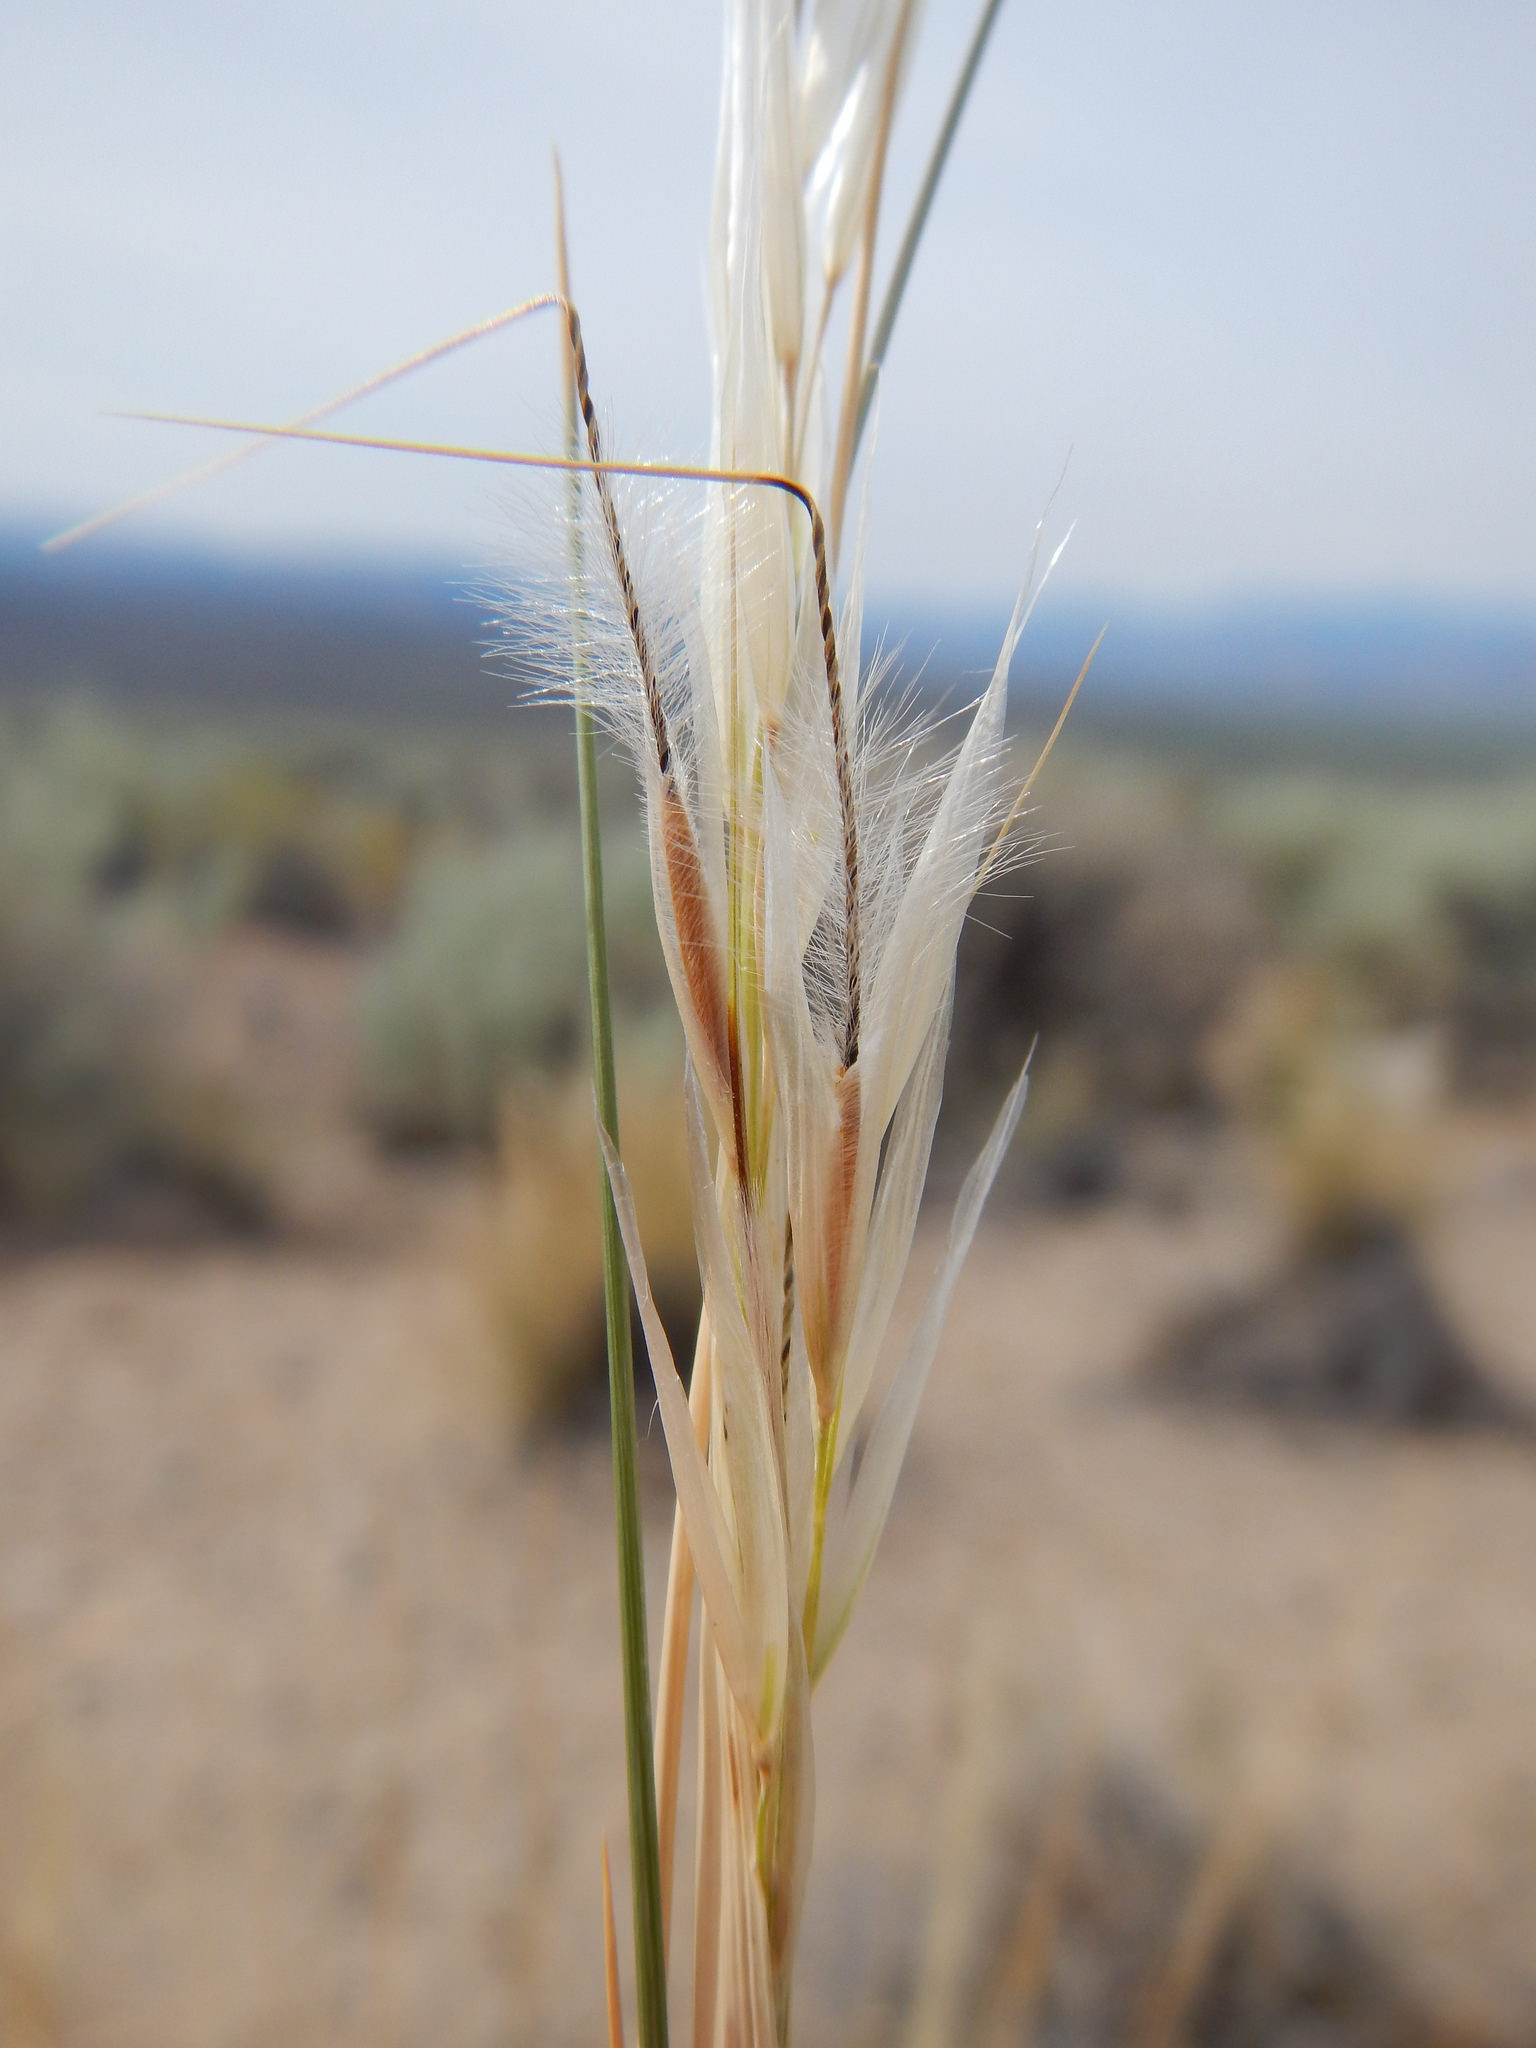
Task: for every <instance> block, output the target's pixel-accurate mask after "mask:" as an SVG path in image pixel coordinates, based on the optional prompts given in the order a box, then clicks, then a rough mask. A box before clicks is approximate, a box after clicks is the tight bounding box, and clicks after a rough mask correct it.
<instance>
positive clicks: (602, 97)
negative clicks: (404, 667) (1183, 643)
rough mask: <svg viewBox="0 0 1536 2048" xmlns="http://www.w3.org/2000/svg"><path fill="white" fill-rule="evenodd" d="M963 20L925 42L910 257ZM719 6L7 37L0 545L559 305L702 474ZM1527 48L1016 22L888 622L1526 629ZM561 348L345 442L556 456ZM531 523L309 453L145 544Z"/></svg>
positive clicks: (261, 13) (1014, 7)
mask: <svg viewBox="0 0 1536 2048" xmlns="http://www.w3.org/2000/svg"><path fill="white" fill-rule="evenodd" d="M971 16H972V9H971V7H970V5H969V4H967V5H966V6H964V7H957V6H955V5H953V4H951V0H930V4H929V6H928V9H927V14H926V17H925V26H924V31H923V37H922V41H921V43H920V46H919V54H918V60H917V64H916V67H915V77H914V82H913V88H912V91H911V93H910V95H909V98H908V100H907V102H906V104H905V106H904V110H903V116H902V123H901V128H900V132H899V137H898V147H897V150H896V153H895V160H894V165H893V173H892V183H891V186H890V201H889V204H888V207H887V215H886V224H887V228H888V231H889V232H888V236H887V244H888V245H889V243H890V242H893V241H894V239H895V233H896V230H897V228H898V227H899V222H900V217H901V215H902V213H903V211H904V204H905V200H906V198H907V195H908V194H909V193H910V190H911V187H912V185H913V183H914V182H915V178H916V175H917V170H918V167H919V165H920V163H921V160H922V157H923V155H924V154H925V153H926V147H927V141H928V137H929V134H930V133H931V130H932V127H933V125H934V122H935V120H936V118H937V113H938V109H939V108H940V106H941V105H942V102H943V100H944V98H945V96H946V94H947V91H948V87H949V83H950V80H951V78H952V76H953V73H954V70H955V68H956V65H957V62H958V57H959V52H960V49H961V48H962V46H963V43H964V40H965V37H966V35H967V33H968V30H969V26H970V21H971ZM719 44H720V29H719V17H718V11H717V9H716V7H715V6H714V5H713V4H711V0H658V4H656V5H652V6H640V5H634V6H620V5H614V4H610V5H606V6H605V5H600V4H598V0H569V4H566V5H564V6H559V7H548V8H538V9H536V8H534V7H530V6H527V5H524V4H522V0H504V4H502V5H499V6H490V5H487V4H484V0H439V4H435V5H432V6H428V5H426V4H424V0H372V4H370V5H368V6H366V7H364V6H361V5H350V4H345V0H304V4H302V5H300V4H296V0H261V4H259V5H256V4H246V0H240V4H225V5H221V4H216V0H201V4H192V0H179V4H178V0H146V4H142V5H139V6H137V7H134V8H132V9H129V8H125V7H121V6H106V5H101V6H91V5H78V4H77V5H71V4H68V0H62V4H57V5H52V6H47V7H43V6H38V5H35V4H27V0H0V521H7V522H15V521H25V520H29V519H30V520H33V521H34V522H37V523H38V525H39V530H41V522H43V521H44V520H46V519H47V518H49V517H55V518H57V519H59V520H61V521H62V520H64V519H69V518H75V517H78V516H80V515H81V514H83V513H86V512H89V511H92V510H94V509H96V508H98V507H99V506H100V505H102V504H104V503H106V502H108V501H110V500H111V499H113V498H114V497H116V496H118V495H121V494H124V493H126V492H128V491H131V490H133V489H135V488H137V487H139V486H141V485H144V484H147V483H150V482H153V481H154V480H155V479H156V478H157V477H159V476H161V475H162V474H165V473H167V472H169V471H171V470H174V469H175V468H177V467H179V466H181V465H182V464H183V463H184V462H186V461H189V460H193V459H195V458H196V457H197V456H198V455H199V454H200V453H203V452H205V450H206V448H207V444H206V443H203V442H196V441H192V440H191V439H189V438H188V437H186V436H183V435H180V434H178V433H173V432H170V431H167V430H161V429H152V428H149V427H144V426H133V425H124V424H121V423H118V422H114V421H111V420H107V419H104V418H102V417H100V416H99V414H98V410H97V409H98V408H100V407H106V406H123V405H129V406H134V405H138V406H151V407H166V408H174V409H184V410H193V411H200V410H213V411H224V412H233V413H236V414H250V415H255V416H265V417H273V418H276V417H280V416H283V415H286V414H291V413H293V412H296V411H298V410H300V409H301V408H303V407H304V406H306V405H308V404H312V403H314V402H316V401H318V400H320V399H322V398H324V397H325V396H327V395H328V394H330V393H331V392H333V391H334V390H337V389H339V388H341V387H342V386H344V385H346V384H349V383H351V382H353V381H355V380H356V379H358V378H359V377H361V376H363V375H366V374H367V373H368V372H369V371H371V370H373V369H375V368H377V367H379V366H381V365H382V364H384V363H387V362H388V361H390V360H391V359H393V358H394V357H396V356H398V355H401V354H404V353H406V352H408V351H409V350H411V349H413V348H415V347H417V346H420V345H422V344H424V343H426V342H428V341H430V340H432V339H433V338H434V337H436V336H437V335H439V334H441V333H443V332H446V331H449V330H451V329H453V328H455V327H457V326H459V325H462V324H464V323H467V322H468V321H471V320H473V319H476V318H478V317H480V316H483V315H484V314H486V313H489V312H492V311H494V310H496V309H497V308H498V307H500V306H502V305H505V304H507V303H509V302H511V301H513V300H515V299H518V298H521V297H523V296H525V295H527V294H529V293H531V292H534V291H538V290H541V289H544V288H546V287H547V286H548V285H549V284H550V283H551V281H552V263H551V241H550V200H549V190H550V178H549V152H550V147H551V144H553V143H558V144H559V146H560V148H561V150H562V152H563V155H564V159H565V164H566V173H567V182H568V188H569V208H570V220H571V233H572V241H573V263H574V269H575V286H576V292H577V297H578V299H579V301H580V302H581V304H582V307H583V316H584V322H585V326H586V329H587V335H588V340H589V345H590V348H591V353H592V362H593V373H594V378H595V379H596V381H597V383H598V385H599V388H600V392H601V395H602V396H603V398H604V401H605V409H606V410H607V411H608V413H609V415H610V416H611V418H612V420H613V423H614V432H615V436H616V439H617V442H618V443H619V444H620V445H622V447H623V448H624V449H625V451H626V452H629V453H633V454H638V455H646V456H658V457H664V456H667V455H675V456H680V457H687V456H690V455H693V456H697V455H698V454H699V453H700V452H701V450H702V444H703V439H704V421H705V411H706V403H707V388H708V380H707V363H706V353H705V338H704V313H703V242H704V232H705V223H706V219H707V213H708V201H709V180H710V171H711V163H712V156H713V145H714V130H715V96H716V72H717V66H718V61H719ZM1533 109H1536V8H1533V7H1531V6H1530V5H1529V4H1520V5H1515V4H1510V5H1498V4H1485V5H1480V6H1470V5H1463V6H1456V5H1452V4H1449V0H1445V4H1414V0H1398V4H1375V5H1372V4H1365V0H1358V4H1350V0H1336V4H1332V5H1326V4H1295V5H1291V6H1288V7H1284V8H1276V7H1260V6H1257V5H1244V4H1225V5H1218V4H1215V0H1209V4H1205V5H1197V4H1193V0H1167V4H1162V5H1157V4H1146V0H1141V4H1137V0H1086V4H1080V5H1078V6H1075V7H1071V8H1063V7H1053V8H1044V7H1041V6H1039V5H1038V4H1035V0H1006V4H1005V7H1004V10H1003V15H1002V18H1001V20H1000V22H999V25H998V29H997V32H996V34H995V37H994V40H993V44H992V48H991V51H990V53H989V57H988V60H987V64H986V67H985V69H984V72H983V75H982V78H981V80H980V82H979V84H978V87H977V90H976V94H975V96H974V99H973V102H972V105H971V107H970V110H969V112H968V114H967V119H966V123H965V126H964V128H963V130H962V132H961V135H960V138H959V141H958V143H957V146H956V150H955V154H954V156H953V158H952V161H951V165H950V171H949V175H948V177H947V180H946V184H945V187H944V190H943V192H942V194H941V197H940V201H939V204H938V206H937V207H936V209H935V212H934V216H933V219H932V221H931V223H930V228H929V234H928V239H927V242H926V244H925V246H924V249H923V251H922V254H921V256H920V258H919V261H918V265H917V268H916V271H915V273H914V276H913V280H912V286H911V290H910V292H909V295H908V300H907V305H906V308H905V310H904V313H903V316H902V323H901V325H900V327H899V328H898V331H897V338H896V342H895V345H894V347H893V350H892V353H891V357H890V361H889V365H888V374H887V379H886V386H885V392H884V398H883V409H882V419H881V432H880V442H879V447H878V450H877V455H876V464H877V466H876V470H875V475H874V484H873V505H874V517H873V524H872V531H871V543H870V548H871V553H870V563H871V581H872V583H873V584H874V586H875V588H876V590H877V591H881V590H883V591H886V592H890V593H901V594H903V595H904V596H906V597H908V598H909V599H910V598H914V597H915V598H920V599H923V600H932V601H938V602H953V601H955V600H963V599H967V598H970V597H973V596H985V597H986V598H988V599H989V600H995V599H997V598H999V597H1001V596H1005V595H1006V594H1007V592H1008V591H1009V590H1010V588H1011V587H1012V584H1013V582H1014V580H1015V576H1016V573H1017V570H1018V567H1019V565H1020V563H1021V561H1022V558H1023V554H1024V551H1025V548H1026V545H1027V539H1028V534H1029V530H1030V528H1031V526H1032V524H1033V521H1034V518H1035V516H1036V514H1037V513H1038V511H1039V510H1040V508H1041V507H1042V506H1043V504H1044V502H1045V500H1046V499H1047V497H1048V496H1049V493H1050V491H1051V488H1052V486H1053V484H1054V483H1055V480H1056V477H1057V474H1058V472H1059V471H1060V469H1061V466H1062V463H1063V460H1064V458H1065V457H1066V455H1067V452H1068V450H1069V448H1070V449H1071V450H1072V459H1071V463H1070V467H1069V468H1068V471H1067V476H1066V481H1065V484H1064V486H1063V489H1062V492H1061V496H1060V499H1059V506H1060V510H1061V515H1062V518H1063V520H1065V519H1074V520H1076V522H1077V528H1076V532H1075V534H1074V537H1073V541H1072V544H1071V548H1070V550H1069V553H1068V557H1067V561H1066V562H1065V563H1064V564H1063V570H1062V580H1063V588H1064V589H1065V590H1067V591H1068V592H1070V591H1072V590H1074V589H1077V590H1091V591H1095V592H1097V591H1104V590H1114V591H1117V592H1123V593H1125V594H1127V595H1133V596H1135V597H1137V598H1143V599H1144V598H1152V599H1157V598H1164V599H1167V600H1169V601H1170V602H1180V603H1182V602H1188V601H1190V600H1201V599H1203V598H1205V597H1210V596H1216V595H1218V594H1223V593H1232V592H1271V591H1273V592H1282V593H1283V592H1295V593H1299V594H1314V593H1322V594H1338V593H1349V592H1356V591H1362V590H1369V591H1376V592H1379V591H1389V592H1398V591H1412V592H1415V593H1417V594H1419V595H1427V596H1431V597H1435V598H1439V597H1445V598H1448V599H1451V600H1465V601H1470V602H1475V603H1484V602H1494V603H1499V604H1504V605H1514V606H1516V607H1520V608H1525V609H1536V389H1533V387H1536V253H1533V252H1536V112H1533ZM555 364H556V357H555V349H554V338H553V335H552V333H551V332H550V331H549V330H546V331H544V332H543V333H542V334H541V333H537V332H533V331H529V332H526V333H524V334H522V335H520V336H514V337H510V338H503V339H500V340H498V341H496V342H493V343H491V344H489V345H488V346H486V347H485V349H484V351H483V352H482V353H479V354H477V355H475V356H473V357H471V358H469V359H468V360H466V361H464V362H462V363H461V364H459V365H458V366H457V367H455V368H454V369H452V370H444V371H440V372H434V373H431V375H430V376H429V377H428V378H426V379H424V380H422V381H420V382H419V383H417V384H416V385H415V386H413V387H410V388H408V389H406V390H404V391H402V392H400V393H399V394H397V395H394V396H392V397H390V398H389V399H387V400H385V401H381V402H379V403H377V404H376V405H375V406H374V407H373V408H372V409H371V410H370V411H369V412H368V413H367V414H363V413H359V414H358V415H356V416H355V417H356V421H357V424H358V425H359V427H363V426H367V427H368V428H369V429H370V430H378V431H385V432H407V433H412V434H430V435H440V436H462V437H465V438H477V439H482V440H491V441H497V442H500V443H501V444H503V445H512V446H518V445H522V446H529V445H546V446H548V445H553V444H554V442H555V439H556V437H557V434H558V398H557V384H556V371H555ZM497 491H498V487H497V485H496V484H495V482H494V480H491V479H487V478H486V477H484V476H482V475H480V474H478V473H474V474H467V473H464V472H461V471H457V470H437V471H433V470H430V469H428V468H427V467H425V466H423V465H420V464H416V463H410V462H405V461H391V460H389V459H387V458H383V457H352V456H339V455H334V454H325V455H313V454H310V453H307V452H300V451H293V450H282V451H279V452H277V453H276V454H275V455H272V456H268V457H265V458H263V460H262V461H261V462H259V463H256V464H252V465H250V466H249V467H248V468H247V469H246V470H244V471H242V472H239V473H237V474H236V475H234V476H232V477H230V478H228V479H226V480H224V481H222V482H221V483H219V484H218V485H217V486H215V487H213V488H210V489H208V490H205V491H203V492H201V493H199V494H198V495H196V496H194V497H189V498H187V499H185V500H183V501H182V502H181V503H180V504H179V505H178V506H177V507H176V508H175V510H174V512H173V513H161V514H157V515H156V516H155V517H154V518H153V519H152V520H149V521H146V522H145V523H144V525H143V527H142V528H141V533H142V537H143V538H145V539H146V540H154V539H158V538H176V537H181V536H184V535H189V534H190V535H194V536H197V537H199V538H201V539H203V540H212V541H214V542H215V543H217V544H219V545H225V544H234V545H238V546H242V547H251V548H262V549H273V548H277V549H281V550H286V549H290V548H297V547H308V548H314V547H316V546H319V547H322V548H324V549H326V550H328V551H334V552H335V553H337V554H339V555H354V556H356V555H359V554H364V553H367V552H368V551H369V550H374V551H379V550H385V549H388V550H415V551H418V552H421V553H425V554H430V555H432V556H434V557H437V558H446V559H448V560H453V559H456V558H457V557H459V556H464V557H466V558H473V559H476V560H483V559H484V558H485V557H486V555H487V553H488V552H489V551H491V550H493V549H494V548H495V547H496V546H497V545H498V539H497V522H498V519H499V518H500V516H501V515H500V513H499V511H498V503H497Z"/></svg>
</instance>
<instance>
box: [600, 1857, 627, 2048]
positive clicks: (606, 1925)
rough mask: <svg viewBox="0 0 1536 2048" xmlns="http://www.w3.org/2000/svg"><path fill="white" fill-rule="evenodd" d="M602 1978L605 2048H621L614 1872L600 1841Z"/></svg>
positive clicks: (622, 2018) (622, 2035) (622, 2015)
mask: <svg viewBox="0 0 1536 2048" xmlns="http://www.w3.org/2000/svg"><path fill="white" fill-rule="evenodd" d="M603 1976H604V1980H605V1982H606V1984H607V1989H608V2048H624V2001H623V1997H622V1995H621V1994H620V1991H619V1935H618V1929H617V1928H616V1927H615V1926H614V1924H613V1872H612V1871H611V1870H610V1869H609V1868H608V1837H607V1836H606V1835H604V1837H603Z"/></svg>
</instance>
